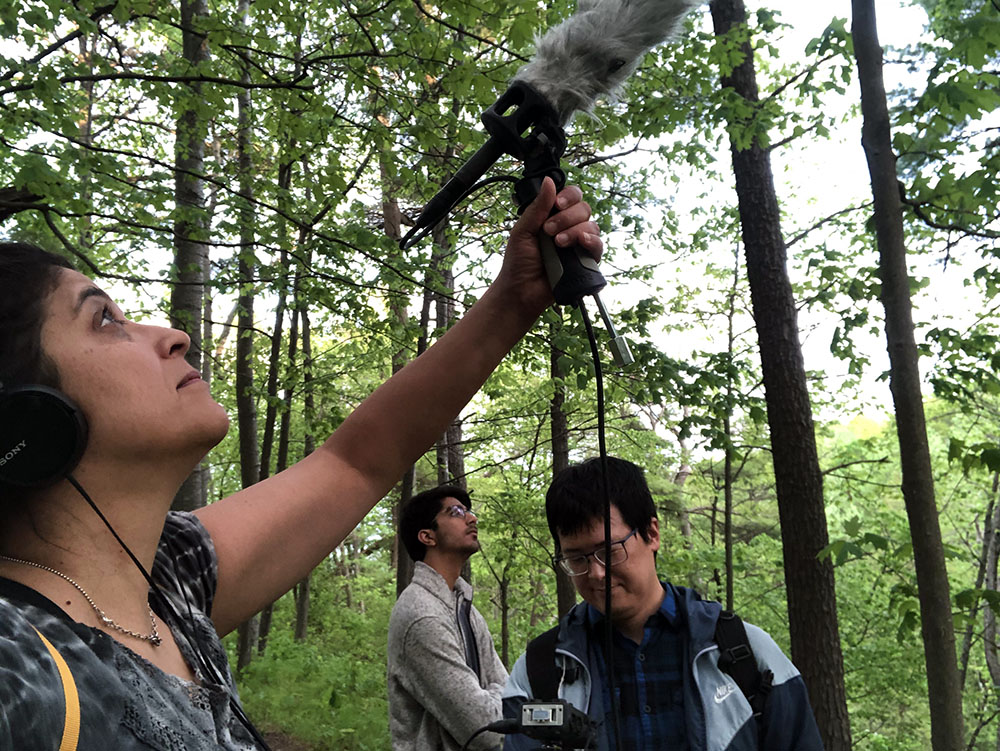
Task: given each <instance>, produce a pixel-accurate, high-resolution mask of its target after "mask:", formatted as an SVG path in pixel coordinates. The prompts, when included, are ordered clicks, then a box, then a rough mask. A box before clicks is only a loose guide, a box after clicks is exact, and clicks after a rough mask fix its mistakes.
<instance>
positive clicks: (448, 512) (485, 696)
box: [387, 485, 507, 751]
mask: <svg viewBox="0 0 1000 751" xmlns="http://www.w3.org/2000/svg"><path fill="white" fill-rule="evenodd" d="M477 521H478V520H477V519H476V515H475V514H474V513H472V502H471V500H470V499H469V495H468V493H466V492H465V491H464V490H462V489H461V488H457V487H453V486H449V485H442V486H440V487H437V488H434V489H433V490H427V491H425V492H423V493H420V494H418V495H415V496H414V497H413V498H411V499H410V500H409V501H408V502H407V504H406V505H405V506H404V507H403V511H402V514H401V516H400V520H399V537H400V539H401V540H402V542H403V544H404V545H405V546H406V551H407V552H408V553H409V554H410V558H412V559H413V561H414V569H413V579H412V581H411V582H410V584H409V586H407V587H406V589H404V590H403V592H402V594H400V596H399V599H398V600H397V601H396V604H395V605H394V606H393V608H392V616H391V617H390V619H389V652H388V671H387V680H388V689H389V731H390V734H391V736H392V747H393V750H394V751H438V750H439V749H441V750H443V751H459V749H462V748H463V746H464V744H465V743H466V742H467V741H468V740H469V739H470V738H471V737H472V735H473V734H474V733H475V732H476V731H477V730H479V729H480V728H482V727H483V726H484V725H487V724H488V723H490V722H492V721H494V720H498V719H500V706H501V703H500V694H501V692H502V691H503V687H504V682H505V681H506V680H507V670H506V669H505V668H504V666H503V663H502V662H500V657H499V656H498V655H497V653H496V649H494V647H493V638H492V637H491V636H490V632H489V629H488V628H487V626H486V621H485V620H484V619H483V616H482V615H480V614H479V611H478V610H476V608H475V607H474V606H473V605H472V587H471V586H469V583H468V582H466V581H465V580H464V579H463V578H462V577H461V571H462V567H463V566H464V565H465V562H466V561H467V560H468V559H469V556H471V555H472V554H473V553H475V552H476V551H477V550H479V535H478V529H477ZM501 741H502V739H501V737H500V736H498V735H496V734H494V733H481V734H479V735H477V736H476V737H475V739H474V740H473V741H472V743H471V744H470V745H469V746H468V748H470V749H479V750H480V751H482V750H483V749H495V748H499V746H500V744H501Z"/></svg>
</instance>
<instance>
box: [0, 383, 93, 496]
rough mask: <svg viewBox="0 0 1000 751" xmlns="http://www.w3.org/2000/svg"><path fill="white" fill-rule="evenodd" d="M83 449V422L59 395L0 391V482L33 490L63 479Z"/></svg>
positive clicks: (36, 389) (31, 389)
mask: <svg viewBox="0 0 1000 751" xmlns="http://www.w3.org/2000/svg"><path fill="white" fill-rule="evenodd" d="M86 447H87V420H86V418H85V417H84V416H83V412H81V411H80V409H79V408H78V407H77V406H76V405H75V404H74V403H73V402H72V401H71V400H70V399H69V397H67V396H66V395H65V394H63V393H62V392H60V391H57V390H56V389H52V388H49V387H48V386H18V387H16V388H12V389H10V390H7V391H0V483H2V484H6V485H15V486H17V487H25V488H36V487H44V486H45V485H51V484H53V483H55V482H58V481H59V480H61V479H63V478H64V477H65V476H66V475H67V474H68V473H69V472H71V471H72V470H73V468H74V467H76V465H77V462H79V461H80V457H81V456H82V455H83V451H84V449H85V448H86Z"/></svg>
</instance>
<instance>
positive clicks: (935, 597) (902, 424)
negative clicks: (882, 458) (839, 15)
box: [851, 0, 964, 751]
mask: <svg viewBox="0 0 1000 751" xmlns="http://www.w3.org/2000/svg"><path fill="white" fill-rule="evenodd" d="M851 7H852V9H853V25H852V28H851V34H852V36H853V38H854V54H855V57H856V58H857V63H858V79H859V81H860V83H861V113H862V116H863V125H862V132H861V144H862V146H863V147H864V150H865V157H866V159H867V160H868V172H869V174H870V176H871V183H872V198H873V199H874V215H875V236H876V239H877V243H878V251H879V275H880V277H881V281H882V305H883V307H884V308H885V335H886V341H887V344H888V350H889V389H890V390H891V392H892V401H893V405H894V408H895V414H896V435H897V438H898V440H899V456H900V466H901V469H902V475H903V501H904V503H905V504H906V514H907V517H908V519H909V522H910V536H911V539H912V541H913V561H914V564H915V567H916V573H917V589H918V599H919V601H920V627H921V632H922V634H923V639H924V660H925V662H926V664H927V689H928V694H929V699H930V715H931V744H932V746H933V748H934V749H935V751H944V750H945V749H957V748H961V747H962V744H963V735H964V731H963V717H962V689H961V682H960V680H959V675H958V663H957V659H956V656H955V629H954V622H953V620H952V613H951V593H950V590H949V583H948V571H947V568H946V566H945V558H944V547H943V545H942V542H941V527H940V525H939V522H938V511H937V505H936V503H935V499H934V474H933V471H932V469H931V457H930V450H929V448H928V444H927V426H926V424H925V421H924V404H923V396H922V394H921V390H920V369H919V363H918V358H919V355H918V353H917V345H916V342H915V340H914V334H913V316H912V307H911V301H910V278H909V273H908V271H907V268H906V246H905V242H904V238H903V213H902V205H901V202H900V197H899V183H898V179H897V176H896V155H895V154H894V153H893V151H892V142H891V133H890V127H889V111H888V106H887V104H886V98H885V85H884V83H883V79H882V48H881V47H880V46H879V42H878V33H877V30H876V24H875V6H874V2H873V1H872V0H852V2H851Z"/></svg>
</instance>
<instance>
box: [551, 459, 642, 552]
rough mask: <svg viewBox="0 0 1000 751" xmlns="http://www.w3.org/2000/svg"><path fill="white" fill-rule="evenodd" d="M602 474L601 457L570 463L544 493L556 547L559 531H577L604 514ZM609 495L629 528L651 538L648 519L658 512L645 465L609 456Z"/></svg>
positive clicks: (565, 532) (560, 532)
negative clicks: (640, 465) (643, 468)
mask: <svg viewBox="0 0 1000 751" xmlns="http://www.w3.org/2000/svg"><path fill="white" fill-rule="evenodd" d="M601 475H602V472H601V460H600V458H599V457H595V458H593V459H588V460H587V461H585V462H583V463H582V464H575V465H573V466H572V467H567V468H566V469H564V470H563V471H562V472H560V473H559V474H558V475H556V478H555V479H554V480H553V481H552V485H550V486H549V491H548V492H547V493H546V494H545V516H546V517H547V518H548V522H549V532H551V533H552V539H553V540H555V543H556V549H557V551H558V548H559V535H560V534H563V535H572V534H576V533H577V532H579V531H580V530H582V529H584V528H585V527H589V526H590V525H591V524H593V523H594V521H595V520H597V519H603V518H604V490H603V487H604V485H603V483H602V481H601ZM608 495H609V496H610V498H611V505H612V506H614V507H615V508H617V509H618V513H620V514H621V515H622V520H623V521H624V522H625V524H626V525H627V526H628V527H629V529H635V530H638V532H639V534H640V535H641V536H642V539H643V540H645V541H646V542H649V523H650V520H651V519H653V518H654V517H655V516H656V504H655V503H653V496H652V494H651V493H650V492H649V486H648V485H647V484H646V476H645V473H644V472H643V471H642V468H641V467H639V466H638V465H636V464H633V463H632V462H629V461H626V460H625V459H617V458H615V457H613V456H609V457H608Z"/></svg>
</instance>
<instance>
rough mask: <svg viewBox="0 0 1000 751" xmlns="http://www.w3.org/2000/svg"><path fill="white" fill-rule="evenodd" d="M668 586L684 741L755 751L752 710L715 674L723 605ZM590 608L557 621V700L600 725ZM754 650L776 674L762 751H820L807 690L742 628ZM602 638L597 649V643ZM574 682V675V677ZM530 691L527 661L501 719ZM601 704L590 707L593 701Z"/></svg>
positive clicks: (770, 644) (759, 638)
mask: <svg viewBox="0 0 1000 751" xmlns="http://www.w3.org/2000/svg"><path fill="white" fill-rule="evenodd" d="M664 586H666V587H671V589H672V591H673V594H674V597H675V601H676V603H677V608H678V613H679V615H680V617H681V619H682V623H684V624H685V626H686V629H687V630H686V634H685V635H684V662H685V664H686V665H687V668H688V669H687V670H685V671H684V674H683V690H684V704H685V707H686V712H685V714H686V716H687V739H688V744H689V746H690V748H691V751H757V750H758V748H759V746H758V728H757V720H755V719H754V718H753V713H752V711H751V710H750V704H749V703H748V702H747V700H746V697H744V696H743V693H742V692H741V691H740V689H739V687H737V686H736V683H735V681H733V679H732V678H731V677H730V676H729V675H727V674H725V673H723V672H722V671H721V670H719V668H718V665H717V663H718V660H719V647H718V645H717V644H716V643H715V640H714V639H715V622H716V620H718V617H719V613H720V612H721V611H722V606H721V605H719V603H717V602H709V601H706V600H702V599H701V597H700V596H699V595H698V593H697V592H695V591H694V590H691V589H687V588H685V587H674V586H673V585H671V584H664ZM587 608H588V606H587V605H586V603H579V604H578V605H576V606H575V607H574V608H573V609H572V610H570V611H569V613H567V614H566V615H565V616H564V617H563V618H562V620H561V621H560V622H559V635H558V638H557V640H556V663H557V665H558V667H559V668H560V669H561V670H562V679H561V680H560V683H559V698H560V699H563V700H564V701H567V702H569V703H570V704H572V705H573V706H574V707H576V708H577V709H579V710H581V711H584V712H587V713H588V714H589V715H590V717H591V718H592V719H594V720H596V721H597V722H598V723H599V724H601V723H602V722H603V717H604V707H603V703H604V702H603V700H602V699H601V696H602V692H601V691H600V690H599V689H596V690H595V687H594V681H596V680H599V678H598V676H599V675H600V672H599V670H598V669H597V664H596V663H595V659H597V653H596V652H595V650H599V649H600V648H601V646H600V643H597V644H590V643H589V640H588V636H587V635H588V630H589V629H588V628H587V620H588V614H587ZM745 626H746V632H747V637H748V638H749V640H750V646H751V647H752V648H753V652H754V655H755V656H756V658H757V664H758V666H759V668H760V670H761V671H762V672H763V671H764V670H770V671H771V672H772V673H773V674H774V680H773V683H772V686H773V688H772V689H771V693H770V696H769V697H768V700H767V704H766V706H765V709H764V714H763V717H762V721H763V723H764V735H763V738H764V742H763V748H764V749H766V750H767V751H822V748H823V743H822V741H821V740H820V736H819V729H818V728H817V726H816V720H815V719H814V718H813V713H812V709H811V707H810V706H809V697H808V695H807V693H806V686H805V683H803V681H802V677H801V676H800V675H799V671H798V670H796V668H795V666H794V665H793V664H792V662H791V660H789V659H788V658H787V657H785V655H784V654H783V653H782V651H781V649H780V648H779V647H778V645H777V644H775V643H774V640H773V639H771V637H770V636H768V635H767V633H765V632H764V631H763V630H761V629H759V628H757V627H756V626H752V625H751V624H749V623H746V624H745ZM600 641H601V640H600V638H599V637H598V638H597V642H600ZM573 666H576V667H578V668H579V670H577V671H575V678H574V679H572V680H566V676H567V673H566V671H567V669H568V668H571V667H573ZM570 677H571V678H573V677H574V673H573V672H570ZM532 698H533V697H532V694H531V684H530V682H529V680H528V674H527V669H526V667H525V656H524V655H523V654H522V655H521V656H520V657H519V658H518V660H517V663H516V664H515V665H514V669H513V670H512V671H511V674H510V678H508V680H507V685H506V687H505V688H504V693H503V710H504V717H519V716H520V714H521V705H522V704H523V703H524V702H526V701H530V700H531V699H532ZM595 698H596V700H593V699H595ZM598 735H599V738H598V745H597V751H610V748H609V747H610V742H609V740H608V738H609V735H610V733H609V732H607V731H601V732H599V733H598ZM540 746H541V744H540V743H539V742H538V741H535V740H532V739H530V738H528V737H527V736H524V735H509V736H507V739H506V742H505V744H504V749H505V750H506V751H522V750H525V751H526V750H527V749H537V748H539V747H540Z"/></svg>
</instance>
